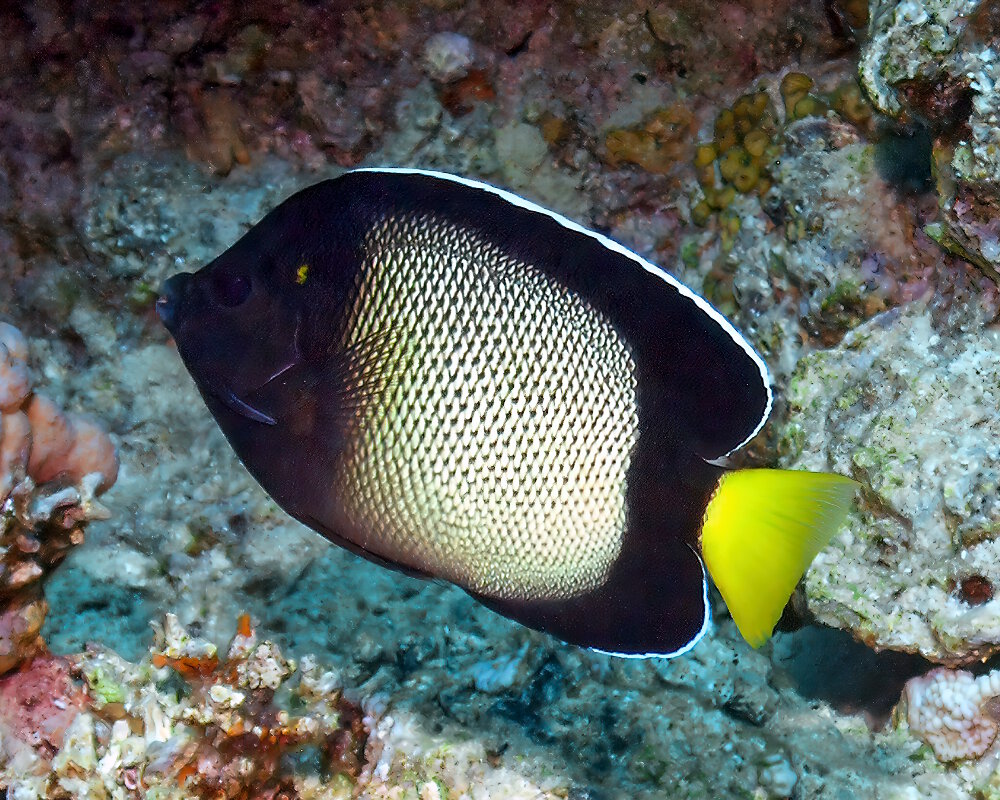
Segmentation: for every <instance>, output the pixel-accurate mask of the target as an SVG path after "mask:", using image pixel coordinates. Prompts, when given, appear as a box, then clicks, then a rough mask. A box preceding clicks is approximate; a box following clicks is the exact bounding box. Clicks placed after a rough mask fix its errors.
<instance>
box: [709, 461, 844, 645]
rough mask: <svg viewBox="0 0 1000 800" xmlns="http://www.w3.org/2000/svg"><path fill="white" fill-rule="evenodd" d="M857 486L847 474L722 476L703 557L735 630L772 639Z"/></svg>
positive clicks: (759, 640)
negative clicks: (794, 592)
mask: <svg viewBox="0 0 1000 800" xmlns="http://www.w3.org/2000/svg"><path fill="white" fill-rule="evenodd" d="M857 487H858V484H857V483H856V482H855V481H852V480H851V479H850V478H844V477H843V476H841V475H831V474H829V473H824V472H791V471H788V470H780V469H747V470H739V471H737V472H729V473H726V474H725V475H723V476H722V480H721V481H719V487H718V488H717V489H716V491H715V495H714V496H713V497H712V500H711V501H710V502H709V504H708V508H707V509H705V518H704V522H703V524H702V530H701V552H702V556H703V557H704V559H705V566H706V567H707V568H708V572H709V574H710V575H711V576H712V580H713V581H714V582H715V585H716V586H717V587H718V588H719V591H720V592H721V593H722V597H723V599H724V600H725V601H726V605H727V606H728V607H729V612H730V613H731V614H732V615H733V620H734V621H735V622H736V627H738V628H739V629H740V633H741V634H743V638H744V639H746V640H747V641H748V642H749V643H750V645H751V646H752V647H760V646H761V645H762V644H764V642H766V641H767V639H768V637H769V636H770V635H771V632H772V631H773V630H774V626H775V625H776V624H777V623H778V619H779V618H780V617H781V612H782V610H783V609H784V607H785V604H786V603H787V602H788V598H789V597H791V595H792V591H793V590H794V589H795V584H797V583H798V582H799V579H800V578H801V577H802V575H803V574H804V573H805V571H806V569H808V567H809V564H811V563H812V560H813V559H814V558H815V557H816V554H817V553H818V552H819V551H820V550H822V549H823V548H824V547H826V545H827V543H828V542H829V541H830V538H831V537H832V536H833V534H834V533H836V531H837V529H838V528H839V527H840V525H841V523H843V521H844V517H845V516H846V514H847V509H848V507H849V506H850V504H851V500H852V498H853V497H854V494H855V492H856V490H857Z"/></svg>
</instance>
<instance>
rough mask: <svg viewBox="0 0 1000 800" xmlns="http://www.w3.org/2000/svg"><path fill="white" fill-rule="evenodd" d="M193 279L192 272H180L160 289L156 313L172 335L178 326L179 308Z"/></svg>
mask: <svg viewBox="0 0 1000 800" xmlns="http://www.w3.org/2000/svg"><path fill="white" fill-rule="evenodd" d="M192 277H194V274H193V273H191V272H178V273H177V274H176V275H171V276H170V277H169V278H167V279H166V280H165V281H164V282H163V285H162V286H161V287H160V296H159V297H158V298H157V299H156V313H157V314H158V315H159V317H160V321H161V322H162V323H163V325H164V327H165V328H166V329H167V330H168V331H170V332H171V333H173V331H174V328H175V327H176V325H177V308H178V306H179V305H180V300H181V298H182V297H183V296H184V292H185V289H186V288H187V285H188V282H189V281H190V280H191V278H192Z"/></svg>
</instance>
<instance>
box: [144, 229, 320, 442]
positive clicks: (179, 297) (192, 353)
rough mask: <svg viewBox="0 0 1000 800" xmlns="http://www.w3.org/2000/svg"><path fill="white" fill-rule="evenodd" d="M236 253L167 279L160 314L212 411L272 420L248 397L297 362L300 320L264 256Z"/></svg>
mask: <svg viewBox="0 0 1000 800" xmlns="http://www.w3.org/2000/svg"><path fill="white" fill-rule="evenodd" d="M235 249H236V248H233V249H231V250H229V251H227V252H226V253H224V254H223V255H222V256H220V257H219V258H217V259H216V260H215V261H213V262H212V263H210V264H208V265H207V266H206V267H204V268H202V269H201V270H199V271H198V272H195V273H187V272H182V273H179V274H177V275H174V276H172V277H171V278H169V279H167V281H166V282H165V283H164V284H163V287H162V290H161V295H160V298H159V299H158V300H157V303H156V309H157V312H158V314H159V316H160V319H161V320H162V321H163V323H164V325H165V326H166V328H167V329H168V330H169V331H170V333H171V335H172V336H173V338H174V341H175V342H176V343H177V349H178V351H179V353H180V355H181V358H182V359H183V360H184V364H185V365H186V366H187V368H188V371H189V372H190V373H191V375H192V377H193V378H194V380H195V383H196V384H197V385H198V388H199V390H200V391H201V393H202V395H203V396H204V397H205V399H206V401H207V402H208V403H209V406H210V407H212V406H214V405H216V403H221V404H222V405H223V406H225V407H227V408H229V410H230V411H231V412H233V413H241V412H242V413H243V416H250V417H257V418H258V421H260V422H265V421H267V420H272V421H273V416H272V415H271V414H268V413H267V412H266V411H263V410H260V411H254V410H253V406H252V403H251V398H252V397H253V395H254V394H255V393H257V392H258V391H259V390H260V388H261V387H263V386H265V385H267V384H268V382H269V381H270V380H272V379H273V378H274V376H275V375H279V374H280V373H282V371H287V370H289V369H291V368H292V367H294V365H295V364H296V363H297V362H298V361H299V360H300V358H301V353H300V352H299V349H298V346H297V344H296V336H297V335H298V334H297V332H298V331H300V328H301V322H300V321H299V316H300V315H299V312H298V310H297V309H296V308H295V305H294V304H293V303H289V302H287V301H286V300H285V299H284V298H282V297H281V295H280V293H276V292H274V291H273V288H272V286H271V285H270V277H269V275H268V274H267V270H266V269H265V268H264V265H263V264H261V263H260V261H259V259H246V258H241V257H239V253H234V250H235ZM214 410H215V409H214V408H213V411H214ZM217 416H218V415H217ZM223 416H224V415H223Z"/></svg>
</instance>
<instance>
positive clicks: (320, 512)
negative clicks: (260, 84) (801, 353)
mask: <svg viewBox="0 0 1000 800" xmlns="http://www.w3.org/2000/svg"><path fill="white" fill-rule="evenodd" d="M157 308H158V311H159V315H160V317H161V318H162V320H163V322H164V324H165V325H166V327H167V328H168V329H169V331H170V332H171V334H172V335H173V337H174V340H175V341H176V344H177V348H178V351H179V353H180V356H181V358H182V359H183V361H184V363H185V365H186V366H187V368H188V370H189V371H190V373H191V375H192V376H193V377H194V380H195V382H196V384H197V386H198V389H199V390H200V392H201V395H202V397H203V398H204V400H205V403H206V404H207V406H208V408H209V410H210V411H211V412H212V414H213V415H214V416H215V419H216V420H217V422H218V424H219V425H220V426H221V428H222V430H223V432H224V433H225V435H226V437H227V438H228V440H229V442H230V444H231V445H232V446H233V448H234V450H235V451H236V453H237V455H238V456H239V458H240V459H241V460H242V461H243V463H244V464H245V465H246V468H247V469H248V470H249V471H250V473H251V474H252V475H253V476H254V478H256V480H257V481H258V482H259V483H260V484H261V486H263V488H264V489H265V490H266V491H267V492H269V493H270V495H271V496H272V497H273V498H274V499H275V500H276V501H277V503H278V504H279V505H280V506H281V507H282V508H284V509H285V510H286V511H287V512H288V513H289V514H291V515H292V516H293V517H295V518H296V519H298V520H300V521H301V522H303V523H305V524H306V525H309V526H311V527H312V528H314V529H315V530H316V531H318V532H319V533H321V534H322V535H323V536H325V537H327V538H328V539H330V540H331V541H333V542H335V543H337V544H339V545H342V546H343V547H345V548H347V549H348V550H350V551H351V552H353V553H356V554H358V555H361V556H364V557H365V558H367V559H370V560H371V561H374V562H377V563H379V564H383V565H386V566H388V567H392V568H395V569H398V570H402V571H404V572H406V573H409V574H412V575H418V576H423V577H427V578H435V579H443V580H446V581H450V582H452V583H454V584H457V585H458V586H460V587H462V588H463V589H464V590H465V591H467V592H468V593H469V594H471V595H472V596H473V597H475V598H476V599H478V600H479V601H481V602H482V603H484V604H485V605H487V606H488V607H490V608H492V609H494V610H495V611H498V612H499V613H501V614H504V615H506V616H508V617H510V618H512V619H515V620H517V621H519V622H521V623H523V624H524V625H527V626H529V627H531V628H535V629H538V630H541V631H546V632H548V633H550V634H552V635H554V636H556V637H559V638H561V639H563V640H565V641H567V642H571V643H574V644H577V645H581V646H585V647H589V648H594V649H597V650H602V651H606V652H610V653H616V654H622V655H635V656H644V655H659V656H673V655H678V654H680V653H683V652H686V651H687V650H688V649H690V648H691V647H692V646H693V645H694V644H695V643H696V642H697V641H698V640H699V639H700V638H701V637H702V636H703V635H704V634H705V631H706V630H707V628H708V626H709V620H710V611H709V599H708V585H709V584H708V576H707V575H706V568H707V572H708V575H710V576H711V579H712V580H713V581H714V582H715V584H716V585H717V586H718V588H719V590H720V592H721V593H722V596H723V598H724V600H725V601H726V604H727V606H728V608H729V611H730V612H731V614H732V616H733V619H734V620H735V622H736V624H737V626H738V628H739V630H740V632H741V633H742V635H743V636H744V637H745V638H746V640H747V641H748V642H749V643H750V644H751V645H754V646H759V645H760V644H761V643H762V642H764V641H765V640H766V639H767V638H768V637H769V636H770V634H771V632H772V631H773V629H774V626H775V624H776V623H777V620H778V618H779V617H780V615H781V613H782V610H783V608H784V606H785V604H786V603H787V601H788V598H789V596H790V595H791V593H792V591H793V589H794V588H795V584H796V583H797V582H798V580H799V578H800V577H801V576H802V574H803V573H804V571H805V570H806V568H807V567H808V566H809V564H810V562H811V561H812V560H813V558H814V557H815V555H816V554H817V553H818V552H819V550H820V549H822V548H823V547H825V546H826V544H827V542H828V541H829V539H830V538H831V536H832V535H833V534H834V532H835V531H836V530H837V529H838V527H839V526H840V525H841V524H842V522H843V520H844V518H845V514H846V510H847V508H848V506H849V504H850V502H851V499H852V497H853V495H854V493H855V483H854V482H853V481H852V480H850V479H848V478H845V477H841V476H838V475H832V474H825V473H807V472H792V471H782V470H770V469H748V470H736V471H730V470H727V469H726V468H725V467H724V466H722V465H721V464H722V460H723V459H724V458H725V457H726V456H727V455H729V454H730V453H732V452H733V451H734V450H736V449H737V448H739V447H741V446H742V445H744V444H745V443H746V442H747V441H749V440H750V439H751V438H752V437H753V436H754V435H755V434H756V433H757V432H758V431H759V430H760V429H761V427H762V426H763V424H764V421H765V419H766V418H767V416H768V413H769V411H770V409H771V401H772V394H771V388H770V380H769V377H768V372H767V368H766V366H765V365H764V362H763V361H762V359H761V358H760V356H759V355H757V353H756V352H755V351H754V349H753V347H751V345H750V344H749V343H748V342H747V341H746V339H744V338H743V336H741V335H740V333H738V332H737V331H736V329H735V328H734V327H733V326H732V325H731V324H730V323H729V322H728V321H727V320H726V319H725V318H724V317H723V316H722V315H721V314H720V313H719V312H718V311H717V310H716V309H714V308H713V307H712V306H711V305H710V304H709V303H708V302H707V301H706V300H705V299H703V298H702V297H700V296H698V295H697V294H696V293H694V292H693V291H691V290H690V289H688V288H687V287H686V286H684V285H683V284H681V283H680V282H679V281H678V280H676V279H675V278H673V277H672V276H671V275H669V274H668V273H666V272H664V271H663V270H662V269H660V268H658V267H656V266H654V265H653V264H651V263H650V262H648V261H646V260H645V259H643V258H641V257H640V256H638V255H636V254H635V253H633V252H631V251H630V250H628V249H626V248H625V247H623V246H622V245H620V244H617V243H616V242H614V241H612V240H610V239H609V238H607V237H605V236H603V235H601V234H598V233H595V232H592V231H589V230H586V229H585V228H583V227H581V226H580V225H578V224H576V223H574V222H572V221H570V220H568V219H566V218H565V217H562V216H560V215H559V214H556V213H553V212H551V211H548V210H546V209H544V208H542V207H540V206H538V205H536V204H534V203H532V202H529V201H527V200H524V199H522V198H520V197H517V196H515V195H514V194H511V193H509V192H507V191H503V190H501V189H498V188H495V187H493V186H490V185H487V184H484V183H480V182H477V181H473V180H469V179H466V178H460V177H456V176H452V175H446V174H443V173H436V172H428V171H422V170H413V169H360V170H355V171H352V172H348V173H346V174H344V175H342V176H341V177H339V178H336V179H333V180H327V181H323V182H322V183H318V184H316V185H314V186H311V187H309V188H307V189H305V190H303V191H300V192H298V193H297V194H295V195H293V196H292V197H290V198H289V199H287V200H286V201H284V202H283V203H282V204H281V205H279V206H278V207H277V208H275V209H274V210H273V211H271V212H270V213H268V214H267V216H265V217H264V218H263V219H262V220H261V221H260V222H259V223H258V224H257V225H255V226H254V227H252V228H251V229H250V230H249V231H248V232H247V233H246V234H245V235H244V236H243V238H241V239H240V240H239V241H238V242H236V244H234V245H233V246H232V247H231V248H229V249H228V250H226V251H225V252H224V253H222V255H220V256H219V257H218V258H216V259H215V260H214V261H212V262H211V263H210V264H208V265H207V266H205V267H204V268H202V269H201V270H199V271H198V272H196V273H193V274H189V273H182V274H178V275H174V276H173V277H171V278H170V279H168V280H167V282H166V283H165V284H164V287H163V290H162V296H161V297H160V299H159V300H158V302H157Z"/></svg>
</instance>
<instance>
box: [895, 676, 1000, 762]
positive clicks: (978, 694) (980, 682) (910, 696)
mask: <svg viewBox="0 0 1000 800" xmlns="http://www.w3.org/2000/svg"><path fill="white" fill-rule="evenodd" d="M996 698H1000V670H994V671H993V672H990V673H988V674H986V675H980V676H979V677H978V678H977V677H976V676H974V675H973V674H972V673H971V672H967V671H965V670H950V669H945V668H938V669H933V670H931V671H930V672H928V673H927V674H926V675H923V676H921V677H918V678H912V679H911V680H909V681H908V682H907V684H906V688H905V689H904V691H903V701H904V704H905V709H906V720H907V722H908V723H909V726H910V730H911V731H912V732H913V733H914V734H915V735H916V736H918V737H920V738H921V739H922V740H923V741H925V742H926V743H927V744H928V745H930V747H931V748H932V749H933V750H934V754H935V755H936V756H937V757H938V759H939V760H941V761H959V760H962V759H974V758H979V757H981V756H982V755H984V754H985V753H986V751H987V750H989V749H990V747H991V746H992V745H993V742H994V741H995V740H996V737H997V732H998V715H997V710H998V709H997V708H996V705H995V703H996Z"/></svg>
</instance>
